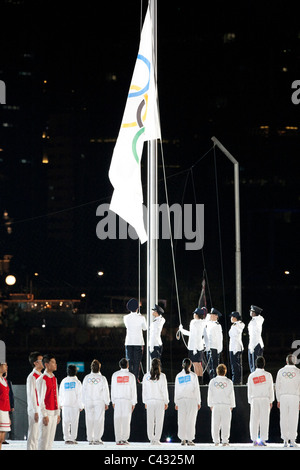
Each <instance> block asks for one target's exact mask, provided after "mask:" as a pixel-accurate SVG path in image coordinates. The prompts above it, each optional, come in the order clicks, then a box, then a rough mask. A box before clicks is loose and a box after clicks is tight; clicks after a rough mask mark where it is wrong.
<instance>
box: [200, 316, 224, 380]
mask: <svg viewBox="0 0 300 470" xmlns="http://www.w3.org/2000/svg"><path fill="white" fill-rule="evenodd" d="M221 316H222V314H221V313H220V312H219V311H218V310H217V309H216V308H212V309H211V311H210V314H209V320H208V321H207V323H206V328H205V329H204V341H205V348H206V352H207V355H208V357H207V359H208V371H209V377H210V379H213V378H214V377H216V375H217V367H218V365H219V362H220V354H221V352H222V351H223V330H222V326H221V325H220V323H219V321H218V320H219V318H220V317H221Z"/></svg>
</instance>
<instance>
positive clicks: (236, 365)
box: [228, 312, 245, 385]
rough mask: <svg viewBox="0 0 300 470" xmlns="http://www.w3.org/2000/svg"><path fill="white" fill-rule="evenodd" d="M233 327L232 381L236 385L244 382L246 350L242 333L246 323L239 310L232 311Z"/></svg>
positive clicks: (230, 353)
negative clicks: (243, 365)
mask: <svg viewBox="0 0 300 470" xmlns="http://www.w3.org/2000/svg"><path fill="white" fill-rule="evenodd" d="M230 316H231V328H230V330H229V333H228V334H229V359H230V366H231V375H232V377H231V378H232V382H233V384H234V385H241V383H242V353H243V350H244V346H243V341H242V334H243V330H244V328H245V323H243V322H242V317H241V314H240V313H239V312H232V313H231V315H230Z"/></svg>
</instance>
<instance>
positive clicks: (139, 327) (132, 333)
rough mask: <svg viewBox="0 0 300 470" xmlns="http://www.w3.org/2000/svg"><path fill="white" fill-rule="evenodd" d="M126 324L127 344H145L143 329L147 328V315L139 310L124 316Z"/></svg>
mask: <svg viewBox="0 0 300 470" xmlns="http://www.w3.org/2000/svg"><path fill="white" fill-rule="evenodd" d="M123 320H124V324H125V326H126V338H125V346H144V344H145V341H144V337H143V330H144V331H146V330H147V324H146V320H145V317H144V316H143V315H141V314H140V313H137V312H131V313H128V314H127V315H125V316H124V317H123Z"/></svg>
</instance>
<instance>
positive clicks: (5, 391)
mask: <svg viewBox="0 0 300 470" xmlns="http://www.w3.org/2000/svg"><path fill="white" fill-rule="evenodd" d="M6 373H7V364H6V363H2V364H0V450H1V449H2V444H3V442H4V441H5V433H6V432H9V431H10V424H11V423H10V417H9V411H10V401H9V386H8V383H7V381H6V379H5V375H6Z"/></svg>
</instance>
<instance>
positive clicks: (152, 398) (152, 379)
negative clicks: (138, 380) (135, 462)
mask: <svg viewBox="0 0 300 470" xmlns="http://www.w3.org/2000/svg"><path fill="white" fill-rule="evenodd" d="M142 385H143V390H142V397H143V403H144V404H145V408H146V410H147V434H148V439H149V441H150V443H151V444H153V445H159V444H160V438H161V435H162V430H163V424H164V417H165V410H167V408H168V403H169V392H168V384H167V377H166V375H165V374H164V373H163V372H162V371H161V362H160V359H158V358H154V359H153V360H152V362H151V369H150V372H148V373H147V374H145V375H144V377H143V383H142Z"/></svg>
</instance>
